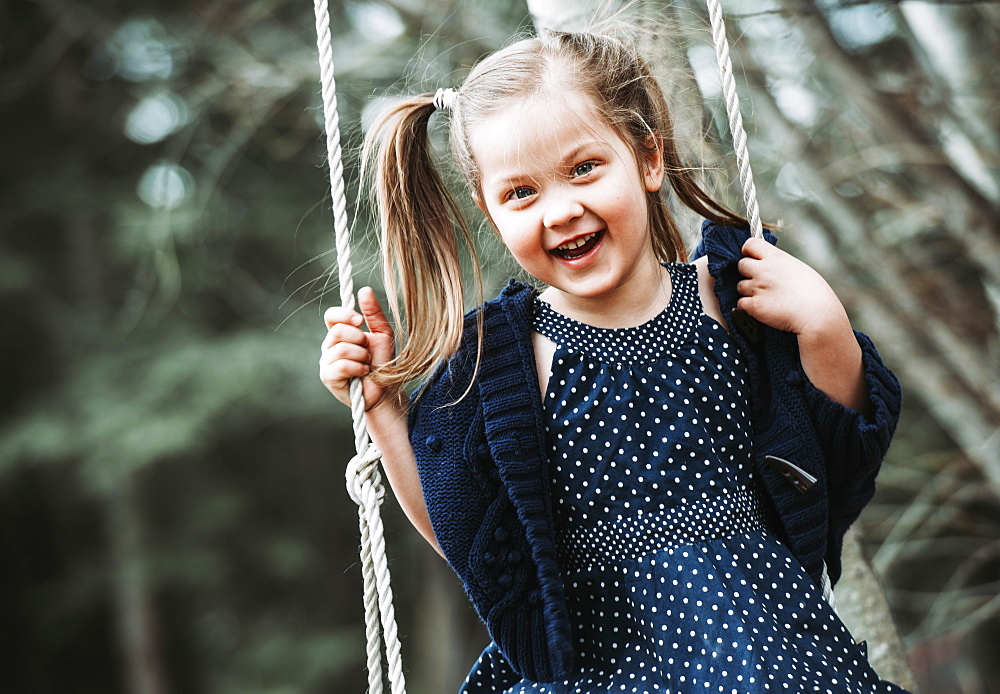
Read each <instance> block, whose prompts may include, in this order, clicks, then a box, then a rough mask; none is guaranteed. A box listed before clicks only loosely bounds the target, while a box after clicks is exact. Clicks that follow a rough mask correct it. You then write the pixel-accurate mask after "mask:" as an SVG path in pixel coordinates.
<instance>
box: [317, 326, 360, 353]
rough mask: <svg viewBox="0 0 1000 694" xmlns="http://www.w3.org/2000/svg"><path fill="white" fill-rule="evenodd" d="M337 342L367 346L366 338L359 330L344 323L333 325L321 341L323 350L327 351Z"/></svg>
mask: <svg viewBox="0 0 1000 694" xmlns="http://www.w3.org/2000/svg"><path fill="white" fill-rule="evenodd" d="M338 342H350V343H351V344H355V345H363V346H367V345H368V336H367V335H366V334H365V333H364V331H363V330H361V329H360V328H356V327H354V326H352V325H346V324H344V323H334V325H333V327H332V328H330V329H329V330H328V331H327V333H326V338H324V340H323V349H328V348H329V347H332V346H333V345H335V344H336V343H338Z"/></svg>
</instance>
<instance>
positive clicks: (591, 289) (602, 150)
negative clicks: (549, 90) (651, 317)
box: [471, 92, 669, 327]
mask: <svg viewBox="0 0 1000 694" xmlns="http://www.w3.org/2000/svg"><path fill="white" fill-rule="evenodd" d="M596 110H597V109H596V108H595V107H594V105H593V104H592V103H591V101H590V99H589V98H587V97H586V96H583V95H581V94H577V93H575V92H569V93H562V94H560V95H559V96H545V97H526V98H524V99H521V100H519V101H517V102H515V103H514V104H512V105H511V106H509V107H507V108H504V109H502V110H500V111H499V112H497V113H496V114H494V115H492V116H490V117H488V118H487V119H486V120H485V121H483V122H482V123H481V124H480V125H479V126H478V127H477V128H476V129H474V130H473V131H472V133H471V135H472V137H471V142H472V151H473V153H474V155H475V158H476V162H477V164H478V165H479V169H480V172H481V179H480V180H481V182H482V183H481V200H480V207H482V208H483V210H484V211H485V212H486V213H487V214H488V215H489V217H490V219H491V221H492V222H493V224H494V226H495V227H496V229H497V231H498V232H499V234H500V237H501V239H502V240H503V242H504V244H505V245H506V246H507V248H508V249H509V250H510V252H511V253H512V254H513V256H514V258H515V259H516V260H517V262H518V264H519V265H521V267H523V268H524V269H525V270H526V271H527V272H528V273H529V274H531V275H532V276H533V277H535V278H536V279H538V280H540V281H541V282H544V283H546V284H548V285H549V287H550V289H549V290H547V291H546V292H545V294H546V296H545V298H546V299H547V300H548V301H549V302H550V303H551V304H552V305H553V307H555V308H557V309H558V310H561V311H564V312H566V314H567V315H575V316H577V317H581V318H583V317H586V318H587V319H588V320H590V321H591V322H594V321H597V323H595V324H606V323H608V321H609V320H612V321H613V322H621V321H626V322H628V321H631V320H634V319H635V318H637V317H648V316H647V315H646V314H648V313H649V312H650V311H653V312H654V313H655V312H656V311H658V310H659V309H662V308H663V305H664V294H663V292H662V291H656V289H658V288H660V287H661V286H663V284H664V282H663V274H662V273H663V269H662V266H660V264H659V262H658V261H657V259H656V257H655V254H654V253H653V248H652V243H651V240H650V235H649V221H648V216H649V215H648V210H647V202H646V193H647V191H655V190H659V188H660V184H661V182H662V180H663V167H662V158H661V156H660V153H659V151H655V152H654V153H653V154H652V155H650V156H649V157H648V158H647V160H646V161H644V162H642V163H641V164H640V163H638V162H637V161H636V157H635V155H634V154H633V153H632V150H631V149H629V147H628V146H627V145H626V144H625V142H624V141H623V140H622V138H621V137H620V136H619V135H618V134H617V133H616V132H615V131H614V130H613V129H612V128H611V127H610V126H609V125H608V124H607V123H605V122H603V121H602V120H600V119H595V118H591V117H589V115H588V114H592V113H595V112H596ZM497 133H516V135H515V136H514V137H498V136H497ZM668 284H669V283H668ZM666 291H669V288H668V289H667V290H666ZM597 299H599V301H595V300H597ZM640 314H641V315H640ZM612 317H613V318H612ZM608 327H611V325H610V324H609V325H608Z"/></svg>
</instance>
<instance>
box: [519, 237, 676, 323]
mask: <svg viewBox="0 0 1000 694" xmlns="http://www.w3.org/2000/svg"><path fill="white" fill-rule="evenodd" d="M671 291H672V287H671V283H670V274H669V273H668V272H667V269H666V268H665V267H663V265H662V264H660V262H659V261H657V260H656V259H655V257H653V255H652V253H650V254H648V255H646V256H645V257H644V258H643V260H642V261H640V262H639V263H638V264H637V265H636V267H635V269H634V272H633V273H632V274H631V275H630V277H629V280H628V281H627V282H626V283H624V284H623V285H622V286H620V287H617V288H615V289H614V290H613V291H611V292H608V293H606V294H604V295H602V296H600V297H581V296H575V295H573V294H570V293H568V292H564V291H562V290H560V289H558V288H556V287H549V288H548V289H546V290H545V291H543V292H542V293H541V295H540V297H539V298H541V299H542V300H543V301H545V302H547V303H548V304H549V305H550V306H552V308H553V310H555V311H557V312H558V313H561V314H563V315H564V316H566V317H568V318H572V319H573V320H575V321H579V322H580V323H585V324H587V325H591V326H593V327H595V328H631V327H634V326H637V325H642V324H643V323H646V322H647V321H650V320H652V319H653V318H655V317H656V316H658V315H659V314H660V313H661V312H662V311H663V309H664V308H666V306H667V304H668V303H670V296H671Z"/></svg>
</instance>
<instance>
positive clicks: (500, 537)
mask: <svg viewBox="0 0 1000 694" xmlns="http://www.w3.org/2000/svg"><path fill="white" fill-rule="evenodd" d="M493 539H494V540H496V541H497V542H505V541H506V540H507V531H506V530H504V529H503V528H497V529H495V530H494V531H493Z"/></svg>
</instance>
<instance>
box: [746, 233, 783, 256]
mask: <svg viewBox="0 0 1000 694" xmlns="http://www.w3.org/2000/svg"><path fill="white" fill-rule="evenodd" d="M774 249H775V247H774V246H772V245H771V244H770V243H768V242H767V241H765V240H764V239H758V238H757V237H755V236H751V237H750V238H748V239H747V240H746V241H745V242H744V244H743V256H744V257H746V258H756V259H757V260H762V259H763V258H764V257H766V256H767V255H768V254H769V253H770V252H771V251H772V250H774Z"/></svg>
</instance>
